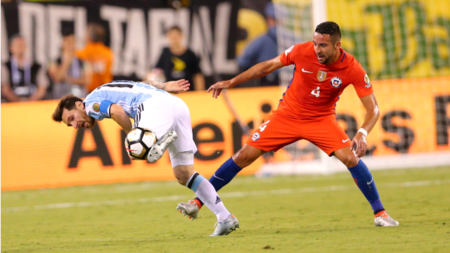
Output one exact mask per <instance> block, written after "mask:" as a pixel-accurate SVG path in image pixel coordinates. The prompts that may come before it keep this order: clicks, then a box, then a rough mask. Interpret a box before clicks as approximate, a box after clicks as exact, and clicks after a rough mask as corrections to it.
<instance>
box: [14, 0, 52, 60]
mask: <svg viewBox="0 0 450 253" xmlns="http://www.w3.org/2000/svg"><path fill="white" fill-rule="evenodd" d="M18 9H19V28H20V30H19V31H20V34H21V35H22V36H23V37H24V38H25V40H26V41H27V45H28V50H27V57H28V59H30V60H34V61H36V62H37V63H39V64H41V65H42V66H47V55H48V52H47V44H46V38H47V37H48V36H47V29H46V23H45V8H44V6H43V5H42V4H37V3H19V4H18ZM33 26H35V27H36V28H35V29H36V30H34V31H33ZM33 34H34V35H35V36H34V37H33ZM33 41H34V43H33ZM33 45H34V48H33ZM32 53H34V55H35V58H34V59H33V58H32Z"/></svg>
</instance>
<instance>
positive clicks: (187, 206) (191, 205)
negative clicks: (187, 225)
mask: <svg viewBox="0 0 450 253" xmlns="http://www.w3.org/2000/svg"><path fill="white" fill-rule="evenodd" d="M177 210H178V211H179V212H180V213H182V214H183V215H184V216H187V217H189V219H192V220H194V219H195V218H197V215H198V212H199V211H200V208H199V207H198V205H197V203H195V201H194V200H189V202H188V203H185V202H181V203H179V204H178V205H177Z"/></svg>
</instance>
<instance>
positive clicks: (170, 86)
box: [164, 79, 191, 94]
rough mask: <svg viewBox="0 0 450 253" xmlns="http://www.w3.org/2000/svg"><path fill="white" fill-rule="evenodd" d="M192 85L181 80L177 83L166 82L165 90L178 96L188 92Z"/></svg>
mask: <svg viewBox="0 0 450 253" xmlns="http://www.w3.org/2000/svg"><path fill="white" fill-rule="evenodd" d="M190 85H191V84H190V83H189V81H188V80H184V79H181V80H177V81H171V82H166V83H165V86H164V90H165V91H168V92H172V93H175V94H177V93H181V92H185V91H188V90H189V86H190Z"/></svg>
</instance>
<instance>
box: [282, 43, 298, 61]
mask: <svg viewBox="0 0 450 253" xmlns="http://www.w3.org/2000/svg"><path fill="white" fill-rule="evenodd" d="M301 46H302V44H295V45H292V46H291V47H290V48H288V49H286V51H284V52H283V53H282V54H281V55H280V61H281V63H282V64H283V65H284V66H288V65H291V64H295V59H296V56H298V54H299V53H300V51H301V49H300V47H301Z"/></svg>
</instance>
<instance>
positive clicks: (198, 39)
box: [190, 6, 213, 76]
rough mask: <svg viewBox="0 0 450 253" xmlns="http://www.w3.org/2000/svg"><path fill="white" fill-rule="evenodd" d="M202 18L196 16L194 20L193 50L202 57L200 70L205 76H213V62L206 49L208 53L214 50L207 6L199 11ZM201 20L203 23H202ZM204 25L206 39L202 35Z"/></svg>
mask: <svg viewBox="0 0 450 253" xmlns="http://www.w3.org/2000/svg"><path fill="white" fill-rule="evenodd" d="M199 13H200V17H199V16H198V15H197V14H194V16H193V19H192V36H191V43H190V45H191V50H192V51H194V52H195V53H196V54H197V56H199V57H200V68H201V69H202V72H203V74H204V75H207V76H210V75H212V69H211V60H210V59H209V56H208V54H207V52H206V51H205V48H207V49H208V52H211V49H212V43H213V42H212V41H213V40H212V32H211V24H210V22H209V9H208V8H207V7H205V6H203V7H200V9H199ZM200 20H201V22H200ZM202 24H203V31H204V33H205V34H204V35H205V36H204V38H203V36H202V33H201V29H202V27H200V26H201V25H202Z"/></svg>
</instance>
